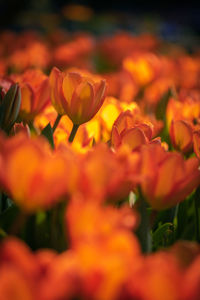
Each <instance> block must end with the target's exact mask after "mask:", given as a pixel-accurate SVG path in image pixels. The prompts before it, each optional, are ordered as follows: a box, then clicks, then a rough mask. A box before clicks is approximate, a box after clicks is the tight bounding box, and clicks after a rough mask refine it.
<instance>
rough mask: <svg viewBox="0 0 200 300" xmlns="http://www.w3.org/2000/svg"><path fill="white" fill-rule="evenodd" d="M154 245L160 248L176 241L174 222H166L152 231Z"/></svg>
mask: <svg viewBox="0 0 200 300" xmlns="http://www.w3.org/2000/svg"><path fill="white" fill-rule="evenodd" d="M152 240H153V247H154V249H155V250H156V249H158V248H160V247H166V246H169V245H171V244H172V243H173V241H174V226H173V224H172V223H165V224H163V225H161V226H160V227H159V228H158V229H156V231H154V232H153V233H152Z"/></svg>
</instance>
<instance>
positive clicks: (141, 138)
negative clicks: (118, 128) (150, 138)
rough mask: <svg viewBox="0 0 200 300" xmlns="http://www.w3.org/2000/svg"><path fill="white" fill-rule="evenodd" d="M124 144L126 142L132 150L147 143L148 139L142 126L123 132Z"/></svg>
mask: <svg viewBox="0 0 200 300" xmlns="http://www.w3.org/2000/svg"><path fill="white" fill-rule="evenodd" d="M121 139H122V144H126V145H128V146H129V147H130V149H131V150H136V149H137V148H138V147H139V146H141V145H143V144H146V143H147V139H146V137H145V135H144V133H143V131H142V130H141V129H140V128H137V127H135V128H131V129H128V130H124V131H123V132H122V133H121Z"/></svg>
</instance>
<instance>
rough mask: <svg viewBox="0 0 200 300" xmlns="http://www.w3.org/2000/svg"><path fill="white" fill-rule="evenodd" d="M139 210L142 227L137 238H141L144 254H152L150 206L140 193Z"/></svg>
mask: <svg viewBox="0 0 200 300" xmlns="http://www.w3.org/2000/svg"><path fill="white" fill-rule="evenodd" d="M138 204H139V207H138V210H139V213H140V218H141V220H140V225H139V228H138V230H137V232H136V233H137V236H138V238H139V241H140V244H141V248H142V251H143V253H150V252H151V249H152V241H151V233H150V220H149V219H150V218H149V212H148V210H147V208H148V205H147V203H146V202H145V200H144V199H143V197H142V195H141V193H140V199H139V200H138Z"/></svg>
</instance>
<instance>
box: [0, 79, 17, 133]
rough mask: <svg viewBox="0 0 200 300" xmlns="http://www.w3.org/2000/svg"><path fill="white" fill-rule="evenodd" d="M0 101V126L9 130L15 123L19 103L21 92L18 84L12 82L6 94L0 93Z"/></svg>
mask: <svg viewBox="0 0 200 300" xmlns="http://www.w3.org/2000/svg"><path fill="white" fill-rule="evenodd" d="M1 98H2V99H1V101H0V128H1V129H3V130H4V131H6V132H9V131H10V129H11V128H12V126H13V124H14V123H15V121H16V119H17V117H18V114H19V110H20V104H21V92H20V88H19V85H18V84H17V83H16V84H13V85H11V87H10V88H9V90H8V91H7V93H6V94H4V93H3V91H2V93H1Z"/></svg>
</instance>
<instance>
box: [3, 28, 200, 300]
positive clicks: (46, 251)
mask: <svg viewBox="0 0 200 300" xmlns="http://www.w3.org/2000/svg"><path fill="white" fill-rule="evenodd" d="M0 40H1V43H0V129H1V130H0V239H1V244H0V278H1V280H0V300H1V299H2V300H16V299H23V300H34V299H38V300H61V299H91V300H119V299H124V300H126V299H127V300H128V299H130V300H132V299H133V300H134V299H135V300H136V299H137V300H160V299H163V300H198V299H199V295H200V245H199V243H200V81H199V78H200V77H199V75H200V56H199V53H198V52H197V53H196V54H193V55H188V54H187V52H186V50H185V49H184V48H182V47H178V46H175V45H169V44H166V43H165V42H164V41H159V40H158V39H157V38H156V37H153V36H149V35H142V36H131V35H129V34H127V33H120V34H116V35H114V36H112V37H109V38H108V37H106V38H105V37H103V38H101V39H99V40H95V39H94V37H92V36H89V35H86V34H76V35H73V36H72V35H69V34H67V33H64V32H56V33H54V34H51V35H49V36H48V37H46V38H45V39H42V38H41V37H39V36H38V35H37V34H35V33H30V32H28V33H23V34H21V35H16V34H14V33H10V32H4V33H1V34H0ZM13 41H15V42H13ZM55 65H56V66H57V67H55ZM60 69H61V70H60Z"/></svg>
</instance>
